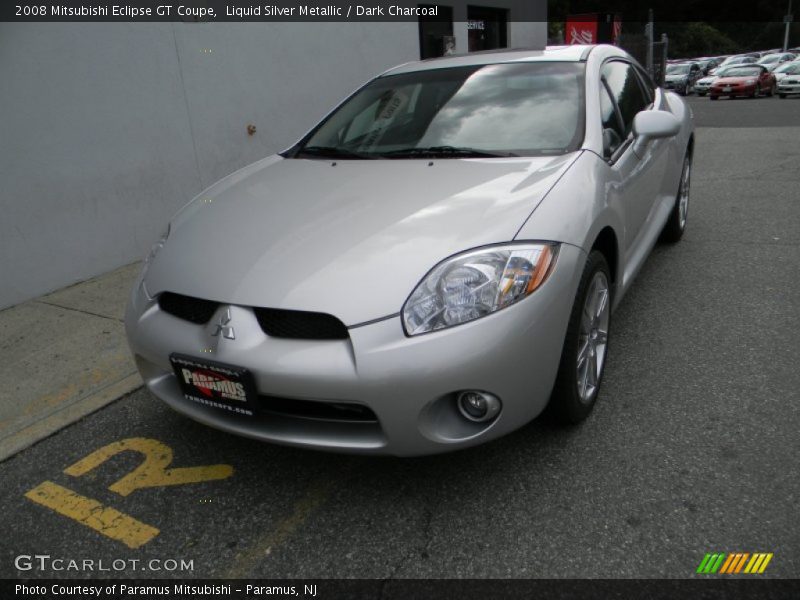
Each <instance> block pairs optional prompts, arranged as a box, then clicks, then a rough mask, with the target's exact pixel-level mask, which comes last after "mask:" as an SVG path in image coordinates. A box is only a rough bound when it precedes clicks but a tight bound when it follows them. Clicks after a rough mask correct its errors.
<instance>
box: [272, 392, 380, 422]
mask: <svg viewBox="0 0 800 600" xmlns="http://www.w3.org/2000/svg"><path fill="white" fill-rule="evenodd" d="M258 405H259V409H260V411H261V412H268V413H278V414H282V415H286V416H291V417H300V418H305V419H317V420H320V421H350V422H360V423H377V422H378V417H377V416H376V415H375V413H374V412H373V411H372V409H370V408H369V407H367V406H364V405H362V404H354V403H352V402H319V401H313V400H293V399H290V398H278V397H275V396H259V397H258Z"/></svg>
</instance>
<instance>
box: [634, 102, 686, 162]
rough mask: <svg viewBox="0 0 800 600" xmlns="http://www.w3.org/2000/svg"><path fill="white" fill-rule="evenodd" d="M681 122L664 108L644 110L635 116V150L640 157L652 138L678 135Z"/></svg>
mask: <svg viewBox="0 0 800 600" xmlns="http://www.w3.org/2000/svg"><path fill="white" fill-rule="evenodd" d="M680 130H681V122H680V121H679V120H678V118H677V117H676V116H675V115H673V114H672V113H668V112H666V111H664V110H643V111H641V112H639V113H638V114H637V115H636V116H635V117H634V118H633V135H634V137H635V141H634V142H633V151H634V153H635V154H636V156H638V157H639V158H642V156H643V155H644V149H645V147H646V146H647V144H648V143H649V142H650V141H651V140H656V139H659V138H667V137H672V136H674V135H677V133H678V132H679V131H680Z"/></svg>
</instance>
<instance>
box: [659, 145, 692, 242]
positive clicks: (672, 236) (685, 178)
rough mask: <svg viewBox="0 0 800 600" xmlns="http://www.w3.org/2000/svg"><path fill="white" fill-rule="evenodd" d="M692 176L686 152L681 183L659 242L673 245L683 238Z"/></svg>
mask: <svg viewBox="0 0 800 600" xmlns="http://www.w3.org/2000/svg"><path fill="white" fill-rule="evenodd" d="M691 175H692V155H691V154H689V153H688V152H687V153H686V157H685V158H684V159H683V170H682V171H681V181H680V185H679V186H678V195H677V197H676V198H675V206H674V207H673V208H672V212H671V213H670V215H669V219H667V223H666V225H664V230H663V231H662V232H661V240H662V241H664V242H667V243H669V244H674V243H675V242H677V241H679V240H680V239H681V238H682V237H683V232H684V231H685V230H686V219H687V218H688V216H689V187H690V184H691Z"/></svg>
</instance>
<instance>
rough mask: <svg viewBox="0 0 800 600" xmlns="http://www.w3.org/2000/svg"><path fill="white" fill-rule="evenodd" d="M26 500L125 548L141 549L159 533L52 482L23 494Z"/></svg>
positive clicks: (43, 483) (148, 526)
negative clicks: (140, 547) (120, 543)
mask: <svg viewBox="0 0 800 600" xmlns="http://www.w3.org/2000/svg"><path fill="white" fill-rule="evenodd" d="M25 497H26V498H27V499H28V500H32V501H33V502H36V503H37V504H41V505H42V506H46V507H47V508H49V509H51V510H54V511H56V512H57V513H58V514H60V515H64V516H65V517H69V518H70V519H73V520H75V521H77V522H78V523H80V524H81V525H86V526H87V527H89V528H91V529H94V530H95V531H99V532H100V533H102V534H103V535H104V536H106V537H110V538H111V539H112V540H117V541H119V542H122V543H123V544H125V545H126V546H127V547H128V548H138V547H139V546H143V545H144V544H146V543H147V542H149V541H150V540H152V539H153V538H154V537H156V536H157V535H158V533H159V531H158V529H156V528H155V527H151V526H150V525H147V524H146V523H142V522H141V521H139V520H137V519H134V518H133V517H130V516H128V515H126V514H125V513H121V512H119V511H118V510H117V509H115V508H111V507H110V506H105V505H103V504H101V503H100V502H98V501H97V500H92V499H91V498H87V497H85V496H81V495H80V494H76V493H75V492H73V491H72V490H70V489H67V488H65V487H61V486H60V485H58V484H57V483H53V482H52V481H44V482H42V483H40V484H39V485H37V486H36V487H35V488H33V489H32V490H31V491H29V492H28V493H26V494H25Z"/></svg>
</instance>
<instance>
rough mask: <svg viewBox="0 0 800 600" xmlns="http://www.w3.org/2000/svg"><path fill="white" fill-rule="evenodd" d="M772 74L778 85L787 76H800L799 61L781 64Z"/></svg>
mask: <svg viewBox="0 0 800 600" xmlns="http://www.w3.org/2000/svg"><path fill="white" fill-rule="evenodd" d="M772 74H773V75H775V80H776V81H777V82H778V83H780V82H781V80H782V79H783V78H784V77H786V76H787V75H800V60H794V61H792V62H787V63H783V64H782V65H780V66H779V67H777V68H776V69H775V70H774V71H773V72H772Z"/></svg>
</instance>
